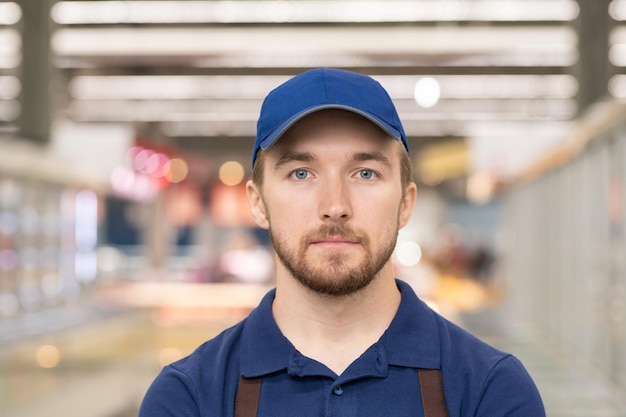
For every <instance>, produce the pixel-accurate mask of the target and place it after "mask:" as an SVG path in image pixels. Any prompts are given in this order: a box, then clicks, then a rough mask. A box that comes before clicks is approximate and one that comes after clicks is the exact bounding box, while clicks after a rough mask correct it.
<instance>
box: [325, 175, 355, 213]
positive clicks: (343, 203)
mask: <svg viewBox="0 0 626 417" xmlns="http://www.w3.org/2000/svg"><path fill="white" fill-rule="evenodd" d="M320 194H321V195H320V203H319V215H320V219H322V220H323V221H324V222H327V221H331V222H341V221H346V220H348V219H349V218H350V217H352V205H351V203H350V193H349V187H348V186H347V184H345V182H344V181H342V180H341V179H339V178H337V179H333V180H330V181H325V182H324V184H321V187H320Z"/></svg>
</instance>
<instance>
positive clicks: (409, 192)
mask: <svg viewBox="0 0 626 417" xmlns="http://www.w3.org/2000/svg"><path fill="white" fill-rule="evenodd" d="M416 199H417V185H415V183H414V182H411V183H409V185H407V187H406V190H405V192H404V197H403V198H402V202H401V203H400V213H399V216H398V223H399V228H400V229H402V228H403V227H404V226H406V225H407V223H408V222H409V220H410V219H411V216H412V215H413V209H414V208H415V200H416Z"/></svg>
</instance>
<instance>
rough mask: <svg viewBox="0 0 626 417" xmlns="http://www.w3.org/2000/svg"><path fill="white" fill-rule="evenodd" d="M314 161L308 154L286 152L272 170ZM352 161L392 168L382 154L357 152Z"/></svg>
mask: <svg viewBox="0 0 626 417" xmlns="http://www.w3.org/2000/svg"><path fill="white" fill-rule="evenodd" d="M316 160H317V158H316V157H315V156H313V154H311V153H309V152H286V153H285V154H283V155H282V156H281V157H280V158H278V161H276V164H274V168H275V169H278V168H280V167H281V166H283V165H285V164H288V163H290V162H293V161H299V162H313V161H316ZM352 160H354V161H376V162H380V163H381V164H383V165H385V166H387V167H389V168H391V167H392V164H391V161H390V160H389V158H387V157H386V156H385V155H384V154H383V153H382V152H357V153H355V154H354V155H352Z"/></svg>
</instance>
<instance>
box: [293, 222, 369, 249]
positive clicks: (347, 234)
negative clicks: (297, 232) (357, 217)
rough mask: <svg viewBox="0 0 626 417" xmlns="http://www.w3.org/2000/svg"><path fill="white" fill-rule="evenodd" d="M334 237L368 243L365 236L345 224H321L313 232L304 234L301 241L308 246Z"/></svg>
mask: <svg viewBox="0 0 626 417" xmlns="http://www.w3.org/2000/svg"><path fill="white" fill-rule="evenodd" d="M336 236H341V237H344V238H346V239H348V240H351V241H354V242H358V243H368V242H369V239H368V238H367V235H366V234H364V233H359V232H358V231H357V230H355V229H353V228H352V227H350V226H347V225H345V224H330V225H328V224H323V225H321V226H319V227H318V228H316V229H315V230H314V231H313V232H311V233H308V234H306V235H305V236H304V239H303V240H304V243H305V244H306V245H309V244H311V243H313V242H317V241H320V240H324V239H328V238H332V237H336Z"/></svg>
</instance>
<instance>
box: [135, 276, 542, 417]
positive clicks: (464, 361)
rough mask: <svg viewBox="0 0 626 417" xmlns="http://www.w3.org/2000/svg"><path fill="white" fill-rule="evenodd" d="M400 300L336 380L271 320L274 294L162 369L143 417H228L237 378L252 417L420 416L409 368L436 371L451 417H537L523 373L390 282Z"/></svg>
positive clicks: (535, 399)
mask: <svg viewBox="0 0 626 417" xmlns="http://www.w3.org/2000/svg"><path fill="white" fill-rule="evenodd" d="M396 282H397V285H398V288H399V289H400V291H401V293H402V301H401V303H400V307H399V309H398V312H397V313H396V316H395V317H394V319H393V321H392V323H391V325H390V326H389V328H388V329H387V330H386V331H385V333H384V334H383V335H382V337H381V338H380V339H379V340H378V342H376V343H375V344H373V345H372V346H371V347H370V348H369V349H368V350H367V351H365V352H364V353H363V354H362V355H361V356H360V357H359V358H358V359H357V360H355V361H354V362H353V363H352V364H351V365H350V366H349V367H348V368H347V369H346V370H345V371H344V372H343V373H342V374H341V375H336V374H335V373H334V372H333V371H331V370H330V369H328V368H327V367H326V366H325V365H323V364H321V363H319V362H317V361H315V360H313V359H310V358H308V357H306V356H303V355H302V354H300V353H299V352H298V351H297V350H296V349H295V347H294V346H293V345H292V344H291V343H290V342H289V341H288V340H287V339H286V338H285V336H283V334H282V333H281V332H280V330H279V328H278V326H277V325H276V322H275V321H274V318H273V316H272V302H273V300H274V295H275V291H274V290H272V291H270V292H269V293H268V294H267V295H266V296H265V297H264V298H263V300H262V301H261V303H260V304H259V306H258V307H257V308H255V309H254V310H253V311H252V312H251V313H250V315H249V316H248V317H247V318H246V319H245V320H243V321H242V322H241V323H239V324H237V325H235V326H234V327H231V328H229V329H227V330H225V331H224V332H222V333H221V334H220V335H218V336H217V337H215V338H214V339H211V340H209V341H208V342H206V343H204V344H203V345H201V346H200V347H199V348H198V349H197V350H196V351H195V352H193V353H192V354H191V355H190V356H188V357H186V358H184V359H181V360H180V361H178V362H175V363H172V364H171V365H169V366H166V367H165V368H164V369H163V370H162V372H161V373H160V374H159V376H158V377H157V378H156V379H155V380H154V382H153V383H152V385H151V387H150V388H149V390H148V392H147V394H146V396H145V398H144V400H143V403H142V406H141V410H140V413H139V416H140V417H166V416H167V417H230V416H232V415H233V408H234V402H235V393H236V391H237V384H238V380H239V376H240V375H243V376H246V377H259V376H260V377H262V381H263V382H262V385H261V394H260V400H259V409H258V416H265V417H308V416H311V417H312V416H316V417H318V416H319V417H321V416H341V417H352V416H354V417H357V416H358V417H370V416H371V417H404V416H406V417H409V416H413V417H420V416H423V411H422V400H421V396H420V387H419V379H418V374H417V371H416V369H417V368H429V369H441V370H442V374H443V382H444V391H445V397H446V403H447V405H448V410H449V412H450V416H451V417H457V416H458V417H470V416H471V417H504V416H507V417H544V416H545V412H544V408H543V405H542V401H541V398H540V396H539V393H538V391H537V389H536V387H535V384H534V383H533V381H532V380H531V378H530V376H529V375H528V373H527V372H526V370H525V369H524V367H523V366H522V364H521V363H520V362H519V361H518V360H517V359H516V358H515V357H513V356H511V355H509V354H506V353H503V352H500V351H498V350H496V349H494V348H492V347H490V346H488V345H487V344H485V343H483V342H481V341H480V340H478V339H477V338H475V337H473V336H472V335H470V334H469V333H467V332H466V331H464V330H462V329H461V328H459V327H458V326H456V325H454V324H452V323H450V322H449V321H447V320H446V319H444V318H443V317H441V316H439V315H438V314H436V313H435V312H434V311H432V310H431V309H430V308H428V307H427V306H426V305H425V304H424V303H423V302H422V301H421V300H420V299H419V298H418V297H417V296H416V295H415V293H414V292H413V290H412V289H411V287H410V286H409V285H408V284H406V283H404V282H402V281H399V280H397V281H396Z"/></svg>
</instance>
